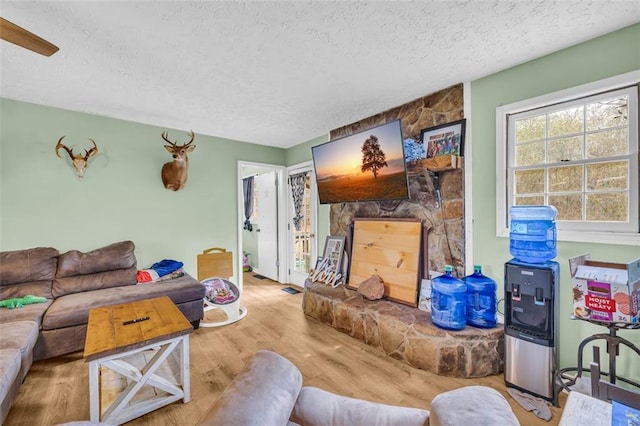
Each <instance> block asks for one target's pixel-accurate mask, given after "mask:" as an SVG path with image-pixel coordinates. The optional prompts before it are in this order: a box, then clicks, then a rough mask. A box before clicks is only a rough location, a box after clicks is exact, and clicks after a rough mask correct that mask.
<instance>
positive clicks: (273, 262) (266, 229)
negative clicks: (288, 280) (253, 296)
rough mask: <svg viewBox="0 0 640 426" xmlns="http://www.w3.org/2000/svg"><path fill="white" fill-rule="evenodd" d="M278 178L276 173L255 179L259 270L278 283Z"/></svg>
mask: <svg viewBox="0 0 640 426" xmlns="http://www.w3.org/2000/svg"><path fill="white" fill-rule="evenodd" d="M277 179H278V177H277V174H276V172H275V171H271V172H268V173H262V174H259V175H258V176H256V177H255V178H254V181H255V193H256V194H255V195H256V196H257V205H256V207H257V210H258V211H257V227H256V232H257V234H258V268H257V269H258V270H257V272H259V273H260V275H263V276H265V277H267V278H271V279H272V280H274V281H278V197H277V193H278V191H277V188H278V180H277Z"/></svg>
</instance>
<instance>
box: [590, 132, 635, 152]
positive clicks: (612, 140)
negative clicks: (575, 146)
mask: <svg viewBox="0 0 640 426" xmlns="http://www.w3.org/2000/svg"><path fill="white" fill-rule="evenodd" d="M628 140H629V139H628V134H627V128H624V129H614V130H606V131H604V132H596V133H589V134H587V158H603V157H613V156H616V155H626V154H627V153H628V150H629V148H628V147H629V142H628Z"/></svg>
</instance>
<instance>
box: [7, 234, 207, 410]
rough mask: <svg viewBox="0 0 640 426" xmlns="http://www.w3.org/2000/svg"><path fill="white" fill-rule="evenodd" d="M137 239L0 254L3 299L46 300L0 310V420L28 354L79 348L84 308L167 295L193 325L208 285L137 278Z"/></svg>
mask: <svg viewBox="0 0 640 426" xmlns="http://www.w3.org/2000/svg"><path fill="white" fill-rule="evenodd" d="M134 250H135V245H134V244H133V242H131V241H122V242H118V243H114V244H111V245H109V246H106V247H102V248H99V249H96V250H93V251H91V252H87V253H82V252H79V251H77V250H72V251H68V252H66V253H63V254H60V253H59V252H58V250H56V249H55V248H51V247H38V248H32V249H26V250H17V251H6V252H0V300H5V299H11V298H16V297H23V296H26V295H28V294H30V295H34V296H40V297H45V298H46V299H47V301H46V302H45V303H36V304H32V305H25V306H24V307H22V308H14V309H7V308H0V333H1V335H2V338H0V422H1V421H3V420H4V418H5V417H6V415H7V413H8V412H9V408H10V407H11V403H12V402H13V399H14V398H15V395H16V393H17V390H18V388H19V385H20V383H22V381H23V380H24V378H25V376H26V374H27V372H28V370H29V368H30V367H31V363H32V362H33V360H40V359H45V358H51V357H54V356H58V355H63V354H67V353H71V352H76V351H79V350H82V349H83V348H84V340H85V334H86V330H87V321H88V318H89V310H90V309H92V308H96V307H100V306H108V305H114V304H120V303H127V302H133V301H136V300H143V299H149V298H153V297H159V296H168V297H169V298H170V299H171V300H172V301H173V303H175V304H176V306H177V307H178V308H179V309H180V311H182V313H183V314H184V315H185V316H186V317H187V319H188V320H189V321H190V322H191V324H192V325H193V326H194V327H195V328H197V327H198V324H199V322H200V320H201V319H202V317H203V314H204V311H203V302H202V298H203V297H204V293H205V289H204V286H202V284H200V282H198V281H197V280H196V279H194V278H193V277H191V276H189V275H188V274H186V273H185V274H184V275H183V276H181V277H179V278H174V279H170V280H166V281H162V282H158V283H149V284H137V280H136V274H137V261H136V257H135V253H134Z"/></svg>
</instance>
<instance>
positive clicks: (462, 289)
mask: <svg viewBox="0 0 640 426" xmlns="http://www.w3.org/2000/svg"><path fill="white" fill-rule="evenodd" d="M466 294H467V286H466V285H465V283H464V282H462V280H459V279H457V278H456V277H454V276H453V268H452V267H451V265H446V266H445V267H444V275H441V276H439V277H436V278H434V279H433V280H431V321H432V322H433V323H434V324H435V325H437V326H438V327H441V328H446V329H449V330H462V329H463V328H464V326H465V324H466V322H467V320H466Z"/></svg>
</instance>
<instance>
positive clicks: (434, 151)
mask: <svg viewBox="0 0 640 426" xmlns="http://www.w3.org/2000/svg"><path fill="white" fill-rule="evenodd" d="M466 121H467V120H466V119H462V120H458V121H454V122H451V123H447V124H441V125H439V126H434V127H429V128H426V129H422V130H421V132H420V140H421V141H422V144H423V146H424V148H425V151H426V158H434V157H440V156H443V155H456V156H458V157H463V156H464V130H465V125H466Z"/></svg>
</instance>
